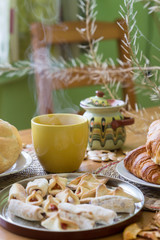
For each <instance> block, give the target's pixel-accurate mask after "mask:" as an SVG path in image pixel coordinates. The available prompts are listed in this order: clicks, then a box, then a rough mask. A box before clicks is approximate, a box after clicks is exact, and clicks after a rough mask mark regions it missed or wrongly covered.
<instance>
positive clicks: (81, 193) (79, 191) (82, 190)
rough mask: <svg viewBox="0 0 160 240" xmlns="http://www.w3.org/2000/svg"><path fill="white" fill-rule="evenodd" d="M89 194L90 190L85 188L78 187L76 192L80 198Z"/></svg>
mask: <svg viewBox="0 0 160 240" xmlns="http://www.w3.org/2000/svg"><path fill="white" fill-rule="evenodd" d="M86 192H88V188H85V187H83V186H78V187H77V189H76V191H75V195H76V196H77V197H78V198H81V196H82V195H83V194H84V193H86Z"/></svg>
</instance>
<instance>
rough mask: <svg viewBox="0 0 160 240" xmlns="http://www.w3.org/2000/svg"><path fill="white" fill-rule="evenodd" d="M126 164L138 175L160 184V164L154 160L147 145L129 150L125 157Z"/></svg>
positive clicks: (145, 179) (129, 169)
mask: <svg viewBox="0 0 160 240" xmlns="http://www.w3.org/2000/svg"><path fill="white" fill-rule="evenodd" d="M124 165H125V167H126V169H127V170H128V171H129V172H131V173H132V174H134V175H135V176H136V177H138V178H141V179H143V180H144V181H147V182H150V183H154V184H160V166H159V165H157V164H155V163H154V162H153V161H152V159H151V157H150V156H149V155H148V153H147V150H146V147H145V146H140V147H138V148H136V149H134V150H133V151H131V152H129V154H128V155H127V156H126V157H125V159H124Z"/></svg>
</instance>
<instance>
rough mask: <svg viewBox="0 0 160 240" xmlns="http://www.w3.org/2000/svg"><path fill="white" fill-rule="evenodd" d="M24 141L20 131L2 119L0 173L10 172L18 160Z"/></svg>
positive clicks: (0, 125)
mask: <svg viewBox="0 0 160 240" xmlns="http://www.w3.org/2000/svg"><path fill="white" fill-rule="evenodd" d="M21 150H22V141H21V138H20V135H19V132H18V130H17V129H16V128H15V127H14V126H13V125H11V124H10V123H8V122H6V121H3V120H2V119H0V173H3V172H5V171H6V170H8V169H9V168H10V167H11V166H12V165H13V164H14V163H15V162H16V160H17V159H18V157H19V154H20V152H21Z"/></svg>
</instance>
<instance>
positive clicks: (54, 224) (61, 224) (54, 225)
mask: <svg viewBox="0 0 160 240" xmlns="http://www.w3.org/2000/svg"><path fill="white" fill-rule="evenodd" d="M41 225H42V226H43V227H44V228H47V229H49V230H54V231H62V230H78V229H79V227H78V225H77V224H76V223H75V222H73V221H71V220H69V219H65V218H63V217H61V216H60V215H59V213H57V214H54V215H52V216H50V217H49V218H47V219H46V220H44V221H42V222H41Z"/></svg>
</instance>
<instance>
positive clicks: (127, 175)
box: [116, 161, 160, 188]
mask: <svg viewBox="0 0 160 240" xmlns="http://www.w3.org/2000/svg"><path fill="white" fill-rule="evenodd" d="M116 171H117V172H118V173H119V175H121V176H122V177H124V178H125V179H127V180H129V181H132V182H134V183H138V184H141V185H144V186H147V187H154V188H160V185H158V184H153V183H149V182H146V181H144V180H142V179H140V178H137V177H136V176H134V175H133V174H132V173H130V172H129V171H128V170H127V169H126V168H125V166H124V161H121V162H119V163H118V164H117V167H116Z"/></svg>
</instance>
